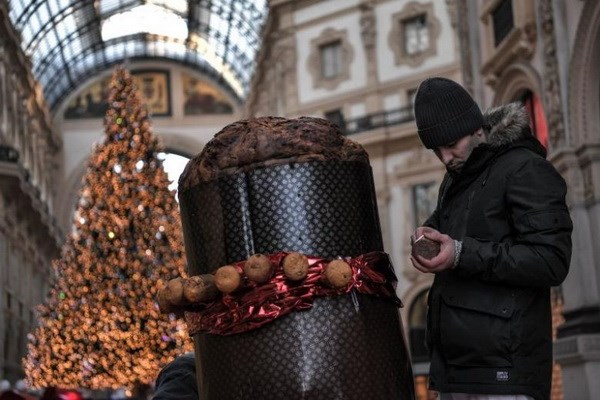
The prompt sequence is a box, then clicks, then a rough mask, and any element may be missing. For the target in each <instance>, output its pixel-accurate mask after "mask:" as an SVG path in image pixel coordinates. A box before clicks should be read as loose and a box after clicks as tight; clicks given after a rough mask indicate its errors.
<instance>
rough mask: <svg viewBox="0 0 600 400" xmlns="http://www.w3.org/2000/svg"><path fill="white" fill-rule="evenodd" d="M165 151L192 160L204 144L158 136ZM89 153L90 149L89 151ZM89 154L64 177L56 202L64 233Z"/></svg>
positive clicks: (171, 134)
mask: <svg viewBox="0 0 600 400" xmlns="http://www.w3.org/2000/svg"><path fill="white" fill-rule="evenodd" d="M159 137H160V140H161V142H162V144H163V147H164V149H165V151H167V152H170V153H176V154H179V155H181V156H184V157H188V158H192V157H194V156H195V155H196V154H197V153H199V152H200V150H202V148H203V147H204V143H202V142H201V141H199V140H197V139H193V138H190V137H187V136H183V135H178V134H175V133H167V134H163V135H159ZM90 151H91V149H90ZM88 157H89V154H88V155H86V156H85V157H84V158H83V159H82V160H81V161H80V162H79V163H78V164H77V165H76V166H75V167H74V168H73V169H72V170H71V173H70V174H69V175H68V176H67V177H66V179H65V183H64V186H63V190H61V191H60V193H61V195H60V196H61V198H60V199H59V201H58V202H57V204H58V206H57V210H56V212H57V219H58V223H59V225H60V227H61V228H62V229H63V232H64V233H67V234H68V232H70V229H71V223H72V221H71V220H72V218H73V211H74V210H75V206H76V204H77V198H78V195H79V190H80V188H81V181H82V179H83V175H84V174H85V171H86V163H87V161H88Z"/></svg>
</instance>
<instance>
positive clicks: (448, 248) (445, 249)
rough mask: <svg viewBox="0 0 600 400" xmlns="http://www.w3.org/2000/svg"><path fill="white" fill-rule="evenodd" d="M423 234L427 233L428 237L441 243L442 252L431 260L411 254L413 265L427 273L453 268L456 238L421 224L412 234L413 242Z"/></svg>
mask: <svg viewBox="0 0 600 400" xmlns="http://www.w3.org/2000/svg"><path fill="white" fill-rule="evenodd" d="M421 235H425V237H426V238H427V239H430V240H433V241H436V242H438V243H439V244H440V252H439V254H438V255H437V256H435V257H433V258H432V259H430V260H428V259H426V258H423V257H421V256H418V255H411V257H410V261H411V262H412V264H413V266H414V267H415V268H416V269H418V270H419V271H421V272H425V273H428V272H429V273H436V272H440V271H443V270H445V269H448V268H452V266H453V264H454V239H452V238H451V237H450V236H448V235H444V234H443V233H440V232H439V231H437V230H435V229H433V228H429V227H426V226H421V227H419V228H417V229H416V230H415V233H414V234H413V235H412V236H411V238H410V239H411V244H412V243H413V242H414V241H415V240H416V238H418V237H419V236H421Z"/></svg>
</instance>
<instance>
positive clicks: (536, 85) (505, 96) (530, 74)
mask: <svg viewBox="0 0 600 400" xmlns="http://www.w3.org/2000/svg"><path fill="white" fill-rule="evenodd" d="M495 87H496V88H497V90H496V93H495V96H494V100H493V105H495V106H497V105H500V104H506V103H510V102H512V101H514V99H515V96H516V95H517V94H519V93H520V92H523V91H525V90H531V91H532V92H534V93H537V94H538V95H539V96H540V97H542V89H541V88H542V85H541V78H540V76H539V75H538V73H537V72H536V71H535V70H534V69H533V68H532V67H531V66H530V65H527V64H522V63H518V64H513V65H511V66H510V67H508V68H507V69H506V71H505V72H504V73H503V74H502V76H501V77H500V79H499V80H498V83H497V84H496V86H495ZM545 106H546V105H545V104H544V108H546V107H545Z"/></svg>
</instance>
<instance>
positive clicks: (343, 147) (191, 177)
mask: <svg viewBox="0 0 600 400" xmlns="http://www.w3.org/2000/svg"><path fill="white" fill-rule="evenodd" d="M315 160H322V161H325V160H343V161H362V162H366V163H368V162H369V159H368V156H367V153H366V152H365V150H364V149H363V148H362V146H360V145H359V144H358V143H355V142H353V141H351V140H349V139H347V138H346V137H344V136H343V135H342V133H341V132H340V129H339V128H338V126H337V125H335V124H334V123H332V122H329V121H328V120H325V119H322V118H312V117H300V118H297V119H286V118H279V117H260V118H255V119H248V120H241V121H237V122H234V123H232V124H230V125H227V126H226V127H225V128H223V129H222V130H221V131H220V132H219V133H217V134H216V135H215V137H214V138H213V139H212V140H211V141H210V142H208V143H207V144H206V146H205V147H204V149H203V150H202V152H201V153H200V154H198V155H197V156H196V157H194V158H193V159H192V160H190V162H189V163H188V164H187V166H186V167H185V170H184V171H183V173H182V174H181V177H180V178H179V190H180V191H183V190H186V189H188V188H190V187H192V186H194V185H197V184H198V183H201V182H208V181H211V180H214V179H216V178H217V177H218V176H219V174H223V173H224V174H233V173H236V172H238V171H240V170H250V169H254V168H258V167H261V166H267V165H275V164H284V163H289V162H306V161H315Z"/></svg>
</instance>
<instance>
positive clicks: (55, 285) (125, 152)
mask: <svg viewBox="0 0 600 400" xmlns="http://www.w3.org/2000/svg"><path fill="white" fill-rule="evenodd" d="M108 106H109V108H108V110H107V112H106V116H105V120H104V128H105V129H104V130H105V136H104V141H103V143H102V144H100V145H97V146H95V147H94V149H93V150H92V154H91V156H90V159H89V162H88V166H87V171H86V173H85V176H84V181H83V187H82V189H81V192H80V200H79V203H78V206H77V209H76V212H75V218H74V224H73V230H72V233H71V234H70V235H69V237H68V238H67V240H66V241H65V244H64V245H63V248H62V252H61V258H60V259H57V260H55V261H54V262H53V270H54V273H55V274H54V275H55V277H54V280H53V282H52V286H51V289H50V293H49V295H48V298H47V300H46V302H45V304H42V305H40V306H39V307H38V309H37V314H38V318H39V325H38V327H37V328H36V329H35V330H34V331H33V332H32V333H30V334H29V335H28V339H29V343H28V354H27V356H26V357H25V358H24V359H23V364H24V369H25V373H26V377H27V379H28V381H29V383H30V385H31V386H32V387H35V388H43V387H49V386H57V387H63V388H89V389H117V388H127V389H133V388H134V386H135V385H136V384H149V383H151V382H152V381H153V380H154V379H155V378H156V375H157V374H158V371H159V370H160V368H161V367H163V366H164V365H165V364H167V363H168V362H169V361H170V360H172V359H173V358H174V357H175V356H176V355H178V354H181V353H183V352H185V351H189V350H191V349H192V345H191V341H190V339H189V336H188V335H187V332H186V331H185V324H184V323H183V321H181V320H177V319H175V318H174V317H173V316H172V315H171V316H165V315H161V314H160V313H159V311H158V306H157V304H156V302H155V295H156V292H157V289H158V288H159V287H160V285H161V284H162V283H163V282H167V281H168V280H170V279H172V278H175V277H177V276H182V275H184V269H185V268H184V266H185V255H184V249H183V240H182V236H181V224H180V220H179V211H178V207H177V204H176V202H175V197H174V193H173V192H171V191H169V189H168V185H169V180H168V178H167V175H166V173H165V171H164V169H163V167H162V162H161V160H159V159H158V158H157V154H158V153H159V152H160V151H161V148H160V145H159V142H158V140H157V138H156V137H155V136H154V135H153V134H152V132H151V129H150V122H149V117H148V113H147V111H146V109H145V107H144V106H143V105H142V102H141V97H140V95H139V93H138V91H137V89H136V88H135V87H134V84H133V80H132V77H131V75H130V74H129V73H128V72H127V71H126V70H125V69H123V68H117V69H116V70H115V72H114V74H113V77H112V80H111V84H110V96H109V99H108Z"/></svg>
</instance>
